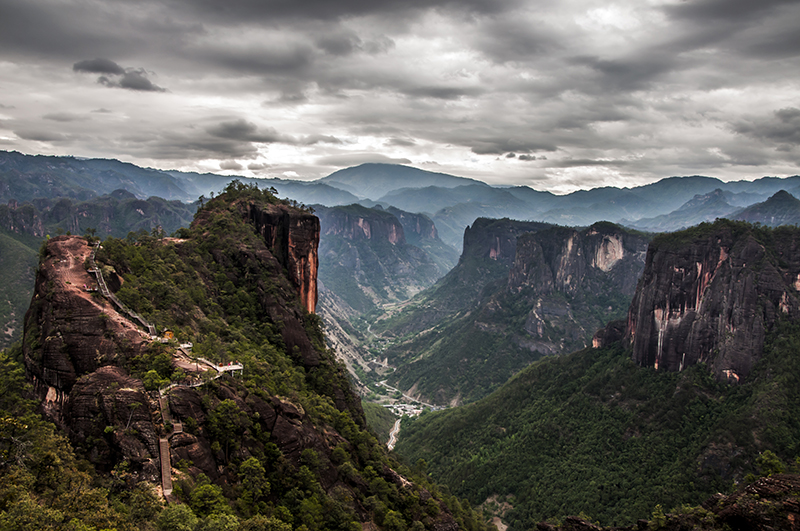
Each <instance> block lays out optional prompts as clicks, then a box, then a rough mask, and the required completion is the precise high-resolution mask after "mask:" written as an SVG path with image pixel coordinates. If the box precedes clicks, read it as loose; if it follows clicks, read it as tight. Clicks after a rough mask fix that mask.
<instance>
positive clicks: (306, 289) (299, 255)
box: [240, 203, 320, 313]
mask: <svg viewBox="0 0 800 531" xmlns="http://www.w3.org/2000/svg"><path fill="white" fill-rule="evenodd" d="M240 208H241V209H242V211H243V214H244V215H245V216H246V218H247V219H248V220H249V221H250V223H252V224H253V225H254V226H255V228H256V231H257V232H258V233H259V234H261V236H262V237H263V238H264V241H265V242H266V243H267V247H269V249H270V252H272V254H273V255H274V256H275V258H277V260H278V261H279V262H280V264H281V265H282V266H283V267H284V268H286V270H287V272H288V274H289V280H291V282H292V283H293V284H294V286H295V288H296V289H297V294H298V295H299V296H300V300H301V301H302V303H303V306H304V307H305V309H306V310H307V311H309V312H312V313H313V312H314V311H315V310H316V307H317V297H318V294H317V271H318V269H319V254H318V248H319V234H320V228H319V218H317V217H316V216H314V215H313V214H309V213H305V212H301V211H299V210H297V209H294V208H290V207H288V206H285V205H255V204H252V203H243V204H241V205H240Z"/></svg>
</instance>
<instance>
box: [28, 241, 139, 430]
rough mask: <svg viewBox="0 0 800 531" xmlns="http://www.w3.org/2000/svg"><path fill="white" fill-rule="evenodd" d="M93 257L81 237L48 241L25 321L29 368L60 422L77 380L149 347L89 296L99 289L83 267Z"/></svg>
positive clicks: (110, 309) (105, 304) (132, 328)
mask: <svg viewBox="0 0 800 531" xmlns="http://www.w3.org/2000/svg"><path fill="white" fill-rule="evenodd" d="M90 254H91V249H90V247H89V246H88V244H87V243H86V240H85V239H84V238H82V237H79V236H59V237H57V238H53V239H51V240H49V241H48V243H47V246H46V248H45V257H44V259H43V260H42V262H41V263H40V265H39V270H38V274H37V276H36V285H35V288H34V295H33V300H32V301H31V306H30V308H29V309H28V312H27V314H26V316H25V336H24V337H25V340H24V344H23V353H24V356H25V367H26V370H27V372H28V376H29V378H30V379H31V380H32V381H33V383H34V386H35V387H36V390H37V392H38V394H39V395H40V396H41V397H45V396H48V397H49V398H48V402H49V405H50V407H51V410H52V411H51V412H52V414H53V416H54V418H56V419H58V418H60V417H61V406H60V405H61V404H63V402H64V401H65V400H66V398H67V396H68V395H69V394H70V392H71V391H72V388H73V386H74V385H75V382H76V381H77V379H78V378H80V377H81V376H83V375H86V374H90V373H92V372H94V371H96V370H98V369H99V368H100V367H103V366H106V365H114V364H119V363H121V362H122V361H123V360H124V359H126V358H130V357H133V356H136V355H138V354H139V353H140V352H141V349H142V347H143V343H144V341H145V338H144V337H143V333H142V331H140V330H139V329H137V328H136V327H135V326H134V325H133V324H131V323H130V322H129V321H127V320H126V319H124V318H123V317H122V316H121V315H119V314H118V313H117V311H116V310H115V309H114V307H113V306H111V305H110V304H109V303H108V302H107V301H106V300H105V299H103V298H102V297H97V296H93V295H92V294H91V293H90V292H87V291H86V289H85V288H86V287H87V286H94V285H95V280H94V278H93V277H92V276H90V275H89V273H88V272H87V271H86V267H85V265H84V264H85V261H86V259H87V258H88V257H89V255H90ZM95 293H96V292H95Z"/></svg>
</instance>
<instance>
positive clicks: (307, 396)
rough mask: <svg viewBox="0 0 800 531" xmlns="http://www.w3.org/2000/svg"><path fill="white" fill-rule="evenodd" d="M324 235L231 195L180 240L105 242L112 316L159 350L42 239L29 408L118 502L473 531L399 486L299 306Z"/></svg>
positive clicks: (467, 516) (464, 515) (441, 503)
mask: <svg viewBox="0 0 800 531" xmlns="http://www.w3.org/2000/svg"><path fill="white" fill-rule="evenodd" d="M287 218H288V219H287ZM318 227H319V225H318V224H317V222H316V219H315V218H313V216H310V215H309V214H308V212H304V211H300V210H299V209H296V208H293V207H291V206H290V205H288V204H286V203H285V202H281V201H279V200H277V199H276V198H274V197H273V196H271V194H269V193H268V192H262V191H260V190H258V189H257V188H255V187H248V186H244V185H241V183H235V182H234V183H232V184H231V185H229V188H228V189H227V190H226V193H223V194H220V195H219V196H218V197H216V198H214V199H213V200H212V201H210V202H208V204H206V205H205V206H204V207H203V208H202V209H201V211H200V212H199V213H198V215H197V217H196V218H195V221H194V222H193V224H192V226H191V227H190V228H188V229H182V230H181V231H180V236H181V237H180V238H159V237H156V236H153V235H144V234H143V235H140V236H138V237H130V238H126V239H125V240H116V239H113V238H109V239H107V240H105V241H104V242H103V246H102V249H100V250H99V251H98V252H97V257H96V261H97V264H98V265H99V267H100V269H101V270H102V271H103V276H104V278H105V277H107V278H108V279H109V283H108V284H109V285H110V286H112V289H114V290H116V296H117V298H118V299H120V300H121V301H122V303H123V304H125V305H127V306H128V307H129V308H132V309H136V310H138V311H140V312H141V313H142V314H144V316H145V318H146V319H148V320H151V321H153V322H155V323H156V325H157V326H158V329H159V330H160V331H161V330H164V329H168V330H169V332H170V334H169V335H166V334H164V337H162V338H153V337H151V336H150V335H149V334H147V333H146V332H145V331H144V330H140V329H139V328H138V327H137V326H136V325H135V324H133V323H132V322H130V321H129V320H128V318H127V317H126V315H127V314H122V313H118V312H117V311H116V310H115V309H114V308H112V307H111V306H110V305H109V304H108V302H107V301H106V299H105V298H104V297H102V296H99V295H97V294H96V292H93V291H87V288H89V289H91V288H92V287H93V285H94V282H93V278H92V277H90V276H89V274H88V273H87V270H86V266H87V265H88V261H87V258H88V257H89V254H90V252H91V248H90V247H89V246H88V245H87V241H86V240H85V239H84V238H81V237H77V236H63V237H58V238H54V239H52V240H50V241H49V242H48V245H47V246H46V248H45V251H44V253H45V254H44V260H43V261H42V263H41V265H40V271H39V274H38V277H37V286H36V294H35V296H34V299H33V301H32V304H31V308H30V311H29V312H28V314H27V316H26V330H25V340H24V347H23V350H24V352H23V354H24V361H25V367H26V372H27V376H28V379H29V380H30V381H31V382H33V384H34V385H33V388H34V392H35V394H36V396H37V398H38V399H39V400H40V401H41V409H42V410H43V412H44V413H45V414H46V415H47V416H48V417H49V418H51V419H52V420H54V421H55V422H56V423H57V425H58V426H59V427H60V428H62V429H63V430H64V432H65V433H66V434H67V435H68V436H69V439H70V441H71V443H72V445H73V446H74V447H75V448H76V450H77V453H78V454H79V455H81V456H85V457H86V458H87V459H88V460H89V462H91V463H92V464H93V465H94V467H95V469H96V470H97V471H98V472H100V473H101V474H109V475H112V476H113V478H114V481H115V483H114V485H115V487H114V488H115V490H120V489H122V490H125V489H126V488H134V486H136V484H137V482H141V481H145V482H149V483H156V484H158V485H163V486H164V489H170V488H171V486H173V485H174V490H173V492H172V494H169V490H165V491H164V492H163V494H164V495H165V496H166V497H167V498H168V499H169V500H174V499H175V498H176V497H177V498H178V499H179V500H180V501H181V502H183V503H184V504H186V505H187V506H188V507H190V508H191V510H194V511H195V512H196V513H197V516H198V517H201V518H204V517H206V516H207V515H208V514H209V513H211V514H212V516H213V515H214V514H215V513H216V514H219V513H223V514H225V515H231V514H234V515H236V518H235V519H234V520H235V521H238V519H242V520H244V519H245V518H250V517H254V518H255V517H258V518H261V524H260V525H261V526H262V527H263V525H264V523H263V520H265V519H269V521H270V522H271V524H270V525H273V526H278V527H279V528H282V529H284V528H286V529H288V528H300V527H303V526H304V527H305V528H308V529H352V528H353V526H354V525H356V524H358V525H362V524H363V526H365V527H366V528H369V529H377V528H378V526H382V527H383V528H395V527H396V526H402V527H409V528H410V527H411V526H412V525H415V523H417V524H416V527H415V528H419V527H420V525H421V526H422V527H423V528H425V529H431V530H434V529H435V530H447V531H450V530H453V531H455V530H456V529H459V528H464V527H465V526H466V525H467V524H464V522H469V524H468V527H469V528H474V529H481V528H483V524H481V523H479V522H478V520H477V518H476V516H475V515H474V513H472V512H471V510H469V509H466V510H464V508H463V507H462V506H460V505H452V504H451V503H450V502H449V501H448V503H445V500H444V498H443V497H442V496H440V495H438V494H436V493H435V492H433V487H432V486H431V485H430V484H429V483H427V481H425V480H422V482H416V481H412V480H410V478H409V472H408V471H400V472H398V470H399V468H400V465H399V463H397V462H396V461H394V460H393V459H391V458H390V457H389V455H388V454H387V453H386V452H385V450H384V449H383V448H382V447H381V445H380V443H379V442H378V441H377V440H376V439H375V437H374V436H373V435H372V434H371V433H369V432H368V431H367V430H366V428H365V422H364V416H363V411H362V410H361V407H360V402H359V400H358V398H357V397H356V396H355V395H354V393H353V392H352V389H351V388H350V386H349V384H348V380H347V376H346V372H345V371H344V369H343V367H342V366H340V365H339V364H338V363H336V361H335V359H334V356H333V353H332V352H331V351H329V350H327V349H326V348H325V344H324V338H323V335H322V330H321V328H320V326H319V320H318V318H317V316H316V315H314V314H312V313H309V312H308V308H307V307H306V306H305V305H306V304H308V303H309V301H312V299H311V298H310V297H309V294H314V293H316V292H315V291H313V290H311V289H307V290H305V289H304V288H303V286H304V285H307V282H308V281H309V280H310V279H315V278H316V270H315V264H316V236H317V235H318ZM298 264H299V265H298ZM112 279H113V280H114V281H113V282H111V280H112ZM312 302H313V301H312ZM171 336H174V337H171ZM179 342H180V343H179ZM188 342H191V343H192V344H193V346H192V345H191V344H189V345H187V343H188ZM232 362H235V364H234V365H233V367H236V369H237V370H236V373H237V374H236V375H235V376H234V375H232V373H231V372H230V371H229V368H232V365H231V363H232ZM109 477H110V476H109ZM172 481H174V484H173V483H172ZM137 488H138V487H137ZM145 489H146V490H150V489H151V487H145ZM204 489H205V490H204ZM201 493H203V494H204V495H206V494H208V493H211V495H212V497H213V498H214V507H213V508H212V507H209V506H207V505H203V503H205V502H200V501H199V499H200V494H201ZM98 495H99V496H100V497H101V498H102V497H103V496H106V495H108V492H107V491H105V490H104V491H103V492H100V493H99V494H98ZM120 496H122V497H124V495H120ZM102 499H103V500H104V498H102ZM126 499H127V498H126ZM203 499H204V500H205V499H206V498H203ZM421 504H422V505H421ZM448 504H449V505H448ZM450 505H452V506H453V507H458V513H456V512H454V511H452V510H451V509H450V508H449V506H450ZM158 510H161V508H160V506H157V507H156V509H155V511H156V512H157V511H158ZM209 518H210V517H209ZM476 525H477V527H475V526H476ZM150 527H153V526H152V525H151V526H150ZM118 528H120V529H123V528H124V529H132V528H134V527H132V526H128V527H125V526H118Z"/></svg>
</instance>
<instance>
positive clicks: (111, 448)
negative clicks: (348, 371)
mask: <svg viewBox="0 0 800 531" xmlns="http://www.w3.org/2000/svg"><path fill="white" fill-rule="evenodd" d="M150 407H151V406H150V397H149V396H148V395H147V393H146V392H145V390H144V386H143V385H142V382H141V380H137V379H135V378H130V377H129V376H128V375H127V374H125V372H124V371H123V370H122V369H120V368H119V367H113V366H106V367H101V368H100V369H98V370H97V371H94V372H92V373H90V374H86V375H84V376H82V377H81V378H79V379H78V381H77V382H76V383H75V386H74V387H73V389H72V391H71V392H70V398H69V400H68V401H67V403H66V410H65V413H64V422H65V424H66V425H67V426H69V433H70V436H71V438H72V440H73V442H74V443H75V444H77V445H79V446H82V445H84V444H86V443H87V440H89V439H91V445H89V452H90V453H89V459H90V460H91V462H92V463H93V464H94V465H95V466H97V467H98V468H100V469H101V470H105V471H109V470H111V469H112V468H113V467H114V465H116V464H117V463H119V462H121V461H122V460H123V459H125V460H128V462H130V463H131V464H132V465H133V466H134V467H136V469H140V470H143V472H144V474H145V477H147V478H148V479H150V480H153V481H154V480H156V479H157V478H158V477H159V472H158V463H157V458H156V456H157V455H158V435H157V434H156V431H155V427H154V425H153V420H152V417H151V411H150Z"/></svg>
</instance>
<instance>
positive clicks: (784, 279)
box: [625, 220, 800, 381]
mask: <svg viewBox="0 0 800 531" xmlns="http://www.w3.org/2000/svg"><path fill="white" fill-rule="evenodd" d="M799 289H800V230H798V229H796V228H789V227H781V228H778V229H774V230H770V229H766V228H759V227H754V226H752V225H748V224H746V223H741V222H731V221H727V220H720V221H717V222H716V223H714V224H702V225H699V226H698V227H695V228H693V229H690V230H687V231H683V232H680V233H674V234H672V235H662V236H659V237H657V238H655V239H654V240H653V242H652V244H651V246H650V248H649V249H648V251H647V261H646V265H645V269H644V272H643V274H642V278H641V279H640V281H639V285H638V287H637V290H636V294H635V296H634V298H633V302H632V303H631V307H630V310H629V312H628V318H627V326H626V332H625V337H626V338H627V340H628V341H629V342H630V344H631V345H632V348H633V359H634V360H635V361H636V362H637V363H639V364H640V365H644V366H651V367H655V368H657V369H666V370H669V371H680V370H682V369H684V368H685V367H688V366H690V365H694V364H696V363H706V364H708V366H709V367H710V368H711V370H713V372H714V374H715V375H716V376H717V377H718V378H721V379H729V380H731V381H738V380H739V379H740V378H743V377H745V376H747V375H748V374H749V373H750V370H751V369H752V367H753V365H754V364H755V362H756V361H757V360H758V359H759V358H760V357H761V354H762V350H763V344H764V337H765V333H766V332H767V331H768V330H769V329H771V328H772V327H773V325H774V324H775V322H776V321H777V320H778V319H780V318H782V317H785V318H788V319H791V320H794V319H797V318H798V317H800V296H798V290H799Z"/></svg>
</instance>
